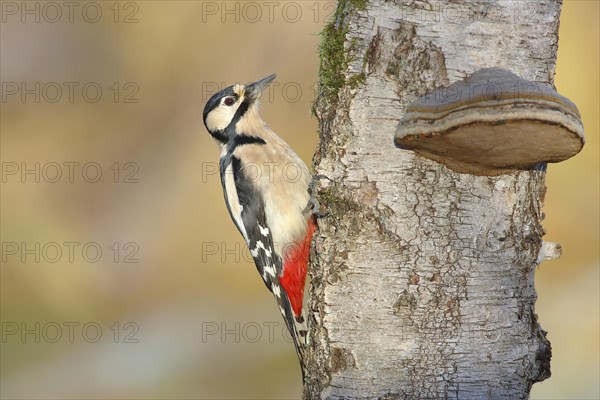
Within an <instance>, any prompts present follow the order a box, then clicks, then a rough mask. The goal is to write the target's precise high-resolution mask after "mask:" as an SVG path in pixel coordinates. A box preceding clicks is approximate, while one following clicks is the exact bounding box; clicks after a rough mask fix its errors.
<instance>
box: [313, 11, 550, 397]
mask: <svg viewBox="0 0 600 400" xmlns="http://www.w3.org/2000/svg"><path fill="white" fill-rule="evenodd" d="M559 13H560V2H556V1H549V0H544V1H539V2H535V3H523V2H516V1H510V2H509V1H500V2H497V3H489V2H476V1H466V0H465V1H456V2H449V3H448V4H445V3H444V4H442V3H440V2H439V1H433V0H419V1H413V0H404V1H399V0H397V1H393V2H392V1H385V0H374V1H370V2H368V3H365V2H362V1H350V0H346V1H340V4H339V6H338V12H337V14H336V21H334V23H333V24H332V25H331V26H329V27H328V28H326V29H329V32H328V34H327V35H326V37H325V38H324V41H325V42H324V44H323V48H324V49H325V51H324V52H323V55H322V56H323V57H324V58H325V60H324V62H323V63H322V68H336V65H333V66H332V62H327V60H328V57H330V58H331V57H333V58H336V59H337V60H338V64H337V67H338V68H340V70H339V73H340V74H341V76H338V77H337V78H340V79H327V80H326V81H325V79H322V82H321V83H322V85H324V86H323V87H322V92H321V93H322V96H321V97H320V99H319V100H318V102H317V104H316V106H315V110H316V113H317V116H318V117H319V121H320V133H321V143H320V147H319V149H318V151H317V154H316V156H315V166H316V170H317V173H318V174H322V175H326V176H327V177H329V178H330V179H331V181H328V180H322V181H321V185H320V187H319V190H318V197H319V200H320V202H321V206H322V208H323V209H326V210H327V211H329V212H330V215H329V216H328V217H326V218H323V219H321V220H320V221H319V232H318V235H317V236H316V239H315V241H314V242H315V247H314V250H315V251H314V252H313V259H312V265H311V268H310V276H311V294H310V296H311V297H310V306H311V311H312V315H311V321H310V322H311V327H310V337H311V343H310V348H309V351H308V352H307V353H308V356H307V359H306V365H307V370H306V371H305V372H306V377H305V384H304V398H305V399H350V398H351V399H363V398H364V399H374V398H380V399H404V398H408V399H428V398H431V399H438V398H446V399H526V398H528V396H529V391H530V389H531V386H532V385H533V383H535V382H539V381H541V380H543V379H546V378H548V377H549V376H550V356H551V350H550V343H549V342H548V340H547V339H546V333H545V332H544V331H543V330H542V329H541V327H540V325H539V324H538V321H537V316H536V314H535V311H534V304H535V300H536V292H535V288H534V273H535V269H536V267H537V266H538V265H539V262H541V261H542V260H543V259H545V258H548V257H553V256H555V254H554V253H556V251H557V250H556V246H552V245H549V244H545V243H544V242H543V241H542V235H543V234H544V230H543V228H542V226H541V224H540V221H541V220H542V219H543V214H542V211H541V208H542V202H543V197H544V192H545V186H544V177H545V166H539V167H538V168H535V169H532V170H524V171H517V172H512V173H508V174H504V175H500V176H493V177H490V176H475V175H471V174H460V173H457V172H454V171H451V170H449V169H447V168H446V167H445V166H443V165H441V164H438V163H436V162H434V161H431V160H427V159H425V158H422V157H420V156H418V155H416V154H414V153H412V152H410V151H405V150H400V149H398V148H396V147H394V144H393V137H394V132H395V130H396V127H397V124H398V120H399V119H400V118H401V117H402V115H403V113H404V110H405V108H406V106H407V105H408V104H409V103H410V102H412V101H413V100H414V99H416V98H417V97H419V96H421V95H423V94H425V93H427V92H429V91H431V90H432V89H435V88H437V87H440V86H444V85H447V84H449V83H452V82H455V81H457V80H459V79H462V78H464V77H465V76H466V75H468V74H471V73H472V72H473V71H475V70H478V69H480V68H485V67H492V66H499V67H502V68H506V69H509V70H511V71H513V72H515V73H516V74H517V75H520V76H522V77H523V78H525V79H530V80H536V81H541V82H548V81H550V82H551V80H552V78H553V76H554V68H555V60H556V50H557V41H558V37H557V31H558V18H559ZM336 35H338V36H336ZM335 40H339V41H340V42H339V43H337V44H343V46H340V48H341V49H342V51H343V54H341V55H340V54H339V53H335V54H332V53H331V52H328V50H331V49H333V50H331V51H337V50H335V49H336V47H335V46H331V43H328V42H331V41H335ZM334 44H335V43H334ZM328 46H330V47H328ZM338 50H339V49H338ZM329 61H331V59H329ZM335 73H336V71H335V70H329V71H322V78H323V77H328V78H331V76H332V74H335ZM324 81H325V82H324ZM335 82H341V83H342V84H341V85H339V87H334V85H335ZM327 85H330V86H329V87H328V86H327Z"/></svg>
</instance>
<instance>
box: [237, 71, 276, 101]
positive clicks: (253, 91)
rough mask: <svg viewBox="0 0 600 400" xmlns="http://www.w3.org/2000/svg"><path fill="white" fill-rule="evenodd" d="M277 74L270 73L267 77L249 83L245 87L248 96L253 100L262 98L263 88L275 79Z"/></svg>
mask: <svg viewBox="0 0 600 400" xmlns="http://www.w3.org/2000/svg"><path fill="white" fill-rule="evenodd" d="M276 76H277V75H275V74H273V75H269V76H267V77H266V78H263V79H261V80H260V81H257V82H254V83H249V84H247V85H246V86H245V87H244V90H245V92H246V97H248V98H249V99H250V100H251V101H255V100H258V99H259V98H260V94H261V92H262V91H263V90H265V89H266V88H267V86H269V83H271V82H272V81H273V79H275V77H276Z"/></svg>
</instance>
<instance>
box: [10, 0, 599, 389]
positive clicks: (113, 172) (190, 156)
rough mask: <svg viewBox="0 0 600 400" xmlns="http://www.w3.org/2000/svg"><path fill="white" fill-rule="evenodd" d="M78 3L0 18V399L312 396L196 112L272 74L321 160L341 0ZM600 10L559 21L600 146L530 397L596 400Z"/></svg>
mask: <svg viewBox="0 0 600 400" xmlns="http://www.w3.org/2000/svg"><path fill="white" fill-rule="evenodd" d="M48 4H50V5H48ZM52 4H54V5H52ZM71 4H72V5H66V4H65V2H55V3H45V2H27V3H22V2H8V1H3V2H2V3H1V6H2V26H1V31H0V40H1V54H0V56H1V57H0V58H1V61H0V62H1V64H0V67H1V80H2V96H3V98H2V103H1V107H2V109H1V115H0V117H1V126H0V127H1V133H2V141H1V158H2V190H1V205H2V209H1V219H2V224H1V235H2V238H1V239H2V268H1V300H2V301H1V308H0V311H1V320H2V342H1V357H0V362H1V364H0V369H1V382H0V383H1V384H0V395H1V397H2V398H6V399H13V398H15V399H16V398H20V399H31V398H78V399H84V398H119V399H124V398H148V399H150V398H152V399H155V398H196V399H200V398H202V399H204V398H207V399H208V398H221V399H225V398H264V399H267V398H269V399H276V398H277V399H279V398H285V399H294V398H299V396H300V393H301V384H300V371H299V368H298V366H297V361H296V359H295V354H294V351H293V347H292V345H291V344H290V343H288V342H287V340H288V338H287V336H285V335H284V332H285V330H284V329H285V328H284V326H283V323H282V320H281V317H280V315H279V313H278V310H277V307H275V304H274V302H273V299H272V297H271V295H270V294H269V293H268V291H267V290H266V289H265V288H264V285H263V284H262V283H261V280H260V277H259V276H258V274H257V273H256V270H255V267H254V266H253V264H252V263H251V261H250V258H249V256H248V253H247V251H245V248H244V246H243V243H242V241H241V237H240V235H239V233H238V232H237V231H236V230H235V228H234V226H233V224H232V223H231V221H230V219H229V216H228V215H227V211H226V209H225V205H224V202H223V198H222V193H221V186H220V180H219V178H218V175H217V171H218V169H217V164H216V162H217V160H218V152H217V147H216V145H215V144H214V143H213V141H212V139H211V138H210V136H209V135H208V133H207V132H206V130H205V128H204V126H203V123H202V109H203V107H204V103H205V101H206V100H207V99H208V97H210V95H212V94H213V93H214V92H215V90H216V88H218V87H224V86H228V85H230V84H232V83H235V82H236V81H239V82H241V83H245V82H249V81H252V80H256V79H259V78H262V77H264V76H267V75H268V74H270V73H273V72H276V73H277V74H278V79H277V81H276V82H275V83H276V84H275V85H273V86H272V87H271V91H270V92H269V93H268V97H264V98H263V106H262V109H263V117H264V118H265V120H266V121H268V123H269V125H270V126H271V127H272V128H273V129H274V130H275V131H276V132H278V133H279V134H280V135H281V136H283V137H284V139H285V140H286V141H288V143H290V145H292V147H294V148H295V149H297V151H298V153H299V154H300V155H301V157H302V158H303V159H304V160H305V161H306V162H307V163H309V164H310V161H311V157H312V152H313V149H314V147H315V145H316V143H317V133H316V129H317V123H316V120H315V119H314V118H313V117H312V116H311V114H310V107H311V104H312V100H313V98H314V89H315V84H316V81H317V73H318V55H317V46H318V43H319V36H318V32H319V31H320V30H321V28H322V26H323V25H324V23H325V22H326V21H327V19H328V17H329V16H330V15H331V13H332V12H333V10H334V7H335V2H333V1H322V2H316V1H314V2H313V1H307V2H273V3H252V2H250V3H238V2H227V3H223V2H207V1H205V2H201V1H176V2H168V1H142V2H83V3H79V2H73V3H71ZM599 11H600V10H599V3H598V2H595V1H572V0H566V1H565V2H564V5H563V13H562V18H561V27H560V41H559V55H558V67H557V76H556V86H557V88H558V90H559V92H560V93H561V94H563V95H565V96H567V97H569V98H570V99H571V100H573V101H574V102H575V103H576V104H577V105H578V107H579V109H580V111H581V113H582V115H583V119H584V124H585V128H586V140H587V144H586V147H585V148H584V151H583V152H582V153H581V154H580V155H578V156H577V157H575V158H573V159H571V160H569V161H567V162H564V163H561V164H559V165H550V166H549V168H548V175H547V185H548V193H547V196H546V205H545V209H544V210H545V212H546V215H547V218H546V221H545V224H544V225H545V227H546V229H547V232H548V233H547V236H546V238H545V239H546V240H548V241H554V242H560V243H562V244H563V248H564V255H563V257H562V258H561V259H560V260H558V261H552V262H547V263H544V264H542V266H541V267H540V269H539V270H538V272H537V276H536V286H537V289H538V294H539V299H538V302H537V313H538V315H539V320H540V322H541V324H542V327H543V328H544V329H545V330H547V331H548V332H549V334H548V337H549V339H550V341H551V342H552V347H553V359H552V378H550V379H549V380H548V381H546V382H544V383H541V384H537V385H535V386H534V388H533V392H532V398H534V399H574V398H578V399H582V398H587V399H595V398H599V397H600V390H599V387H598V385H599V383H598V380H599V374H600V371H599V348H598V346H599V312H600V311H599V303H600V299H599V274H598V271H599V268H598V267H599V265H598V264H599V254H598V252H599V204H598V201H599V169H600V168H599V146H598V145H599V143H598V133H599V121H598V110H599V108H600V104H599V85H600V82H599V81H598V79H599V78H598V77H599V51H598V49H599V46H600V43H599V41H598V38H599V30H598V25H599V22H598V21H599ZM36 82H39V86H36ZM36 324H37V325H36Z"/></svg>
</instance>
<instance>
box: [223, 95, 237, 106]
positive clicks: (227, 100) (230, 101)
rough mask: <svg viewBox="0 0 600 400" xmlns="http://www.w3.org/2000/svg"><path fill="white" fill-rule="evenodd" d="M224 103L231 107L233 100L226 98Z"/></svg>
mask: <svg viewBox="0 0 600 400" xmlns="http://www.w3.org/2000/svg"><path fill="white" fill-rule="evenodd" d="M224 103H225V105H226V106H228V107H231V106H232V105H233V104H234V103H235V99H234V98H233V97H226V98H225V101H224Z"/></svg>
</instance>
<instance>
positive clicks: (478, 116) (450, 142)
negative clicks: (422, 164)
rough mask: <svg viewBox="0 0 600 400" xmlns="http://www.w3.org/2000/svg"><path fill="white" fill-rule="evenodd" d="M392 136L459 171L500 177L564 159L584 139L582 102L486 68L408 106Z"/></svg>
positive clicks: (396, 140) (549, 87) (538, 84)
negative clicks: (580, 106)
mask: <svg viewBox="0 0 600 400" xmlns="http://www.w3.org/2000/svg"><path fill="white" fill-rule="evenodd" d="M394 141H395V143H396V145H397V146H398V147H400V148H403V149H410V150H414V151H415V152H417V153H418V154H420V155H422V156H424V157H427V158H430V159H432V160H435V161H438V162H441V163H443V164H445V165H446V166H447V167H448V168H450V169H453V170H455V171H458V172H463V173H471V174H474V175H500V174H503V173H509V172H512V171H515V170H518V169H527V168H531V167H533V166H534V165H536V164H538V163H546V162H560V161H563V160H566V159H567V158H570V157H572V156H574V155H575V154H577V153H578V152H579V151H580V150H581V148H582V147H583V144H584V137H583V124H582V122H581V116H580V114H579V111H578V110H577V107H576V106H575V104H573V103H572V102H571V101H570V100H569V99H567V98H565V97H563V96H561V95H559V94H558V93H557V92H556V91H555V90H554V89H553V88H552V87H551V86H550V85H549V84H543V83H539V82H532V81H527V80H524V79H522V78H520V77H518V76H517V75H515V74H513V73H512V72H510V71H507V70H504V69H501V68H485V69H481V70H479V71H477V72H475V73H473V74H472V75H471V76H470V77H468V78H466V79H464V80H462V81H459V82H456V83H454V84H452V85H450V86H448V87H443V88H439V89H436V90H434V91H432V92H431V93H429V94H426V95H424V96H422V97H420V98H418V99H417V100H416V101H415V102H413V103H412V104H410V105H409V106H408V108H407V110H406V114H405V115H404V117H402V119H401V120H400V123H399V125H398V129H397V131H396V134H395V136H394Z"/></svg>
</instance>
